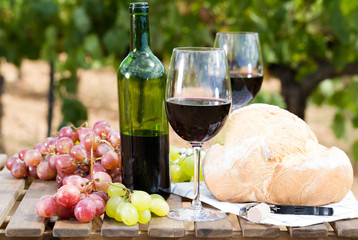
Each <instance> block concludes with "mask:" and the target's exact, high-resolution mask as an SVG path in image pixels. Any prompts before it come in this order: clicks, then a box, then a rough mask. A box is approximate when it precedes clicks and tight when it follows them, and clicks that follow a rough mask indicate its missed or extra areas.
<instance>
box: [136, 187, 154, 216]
mask: <svg viewBox="0 0 358 240" xmlns="http://www.w3.org/2000/svg"><path fill="white" fill-rule="evenodd" d="M151 201H152V198H151V197H150V196H149V194H148V193H146V192H144V191H135V192H133V193H132V195H131V203H132V204H133V205H134V206H135V208H136V209H137V210H138V211H139V212H143V211H145V210H147V209H149V207H150V202H151Z"/></svg>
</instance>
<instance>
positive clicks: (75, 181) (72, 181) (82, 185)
mask: <svg viewBox="0 0 358 240" xmlns="http://www.w3.org/2000/svg"><path fill="white" fill-rule="evenodd" d="M62 183H63V185H73V186H76V187H77V188H78V189H79V190H80V191H81V192H84V190H85V189H86V181H85V180H84V179H83V178H82V177H81V176H78V175H70V176H66V177H65V178H64V179H63V181H62Z"/></svg>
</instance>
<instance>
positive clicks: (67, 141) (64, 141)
mask: <svg viewBox="0 0 358 240" xmlns="http://www.w3.org/2000/svg"><path fill="white" fill-rule="evenodd" d="M74 145H75V144H74V143H73V141H72V139H71V138H68V137H63V138H60V139H58V140H57V142H56V150H57V152H58V153H60V154H69V153H70V151H71V149H72V147H73V146H74Z"/></svg>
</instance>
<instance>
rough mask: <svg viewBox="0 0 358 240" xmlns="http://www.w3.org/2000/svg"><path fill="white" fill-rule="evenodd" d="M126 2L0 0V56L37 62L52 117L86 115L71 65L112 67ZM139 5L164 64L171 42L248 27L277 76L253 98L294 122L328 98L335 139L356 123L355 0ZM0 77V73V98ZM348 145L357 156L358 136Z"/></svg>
mask: <svg viewBox="0 0 358 240" xmlns="http://www.w3.org/2000/svg"><path fill="white" fill-rule="evenodd" d="M130 2H132V1H127V0H118V1H116V0H0V57H1V58H2V59H3V60H4V61H6V62H10V63H14V64H15V65H17V66H20V65H21V63H22V61H23V60H24V59H34V60H36V59H42V60H44V61H46V62H47V63H48V64H49V66H51V70H52V73H50V74H52V79H54V89H55V94H56V95H55V96H56V97H58V98H60V99H61V103H62V108H61V111H62V123H61V124H62V125H63V124H67V123H68V122H72V123H74V124H76V125H79V124H80V123H82V122H83V121H85V120H87V117H88V112H87V108H86V106H85V105H84V104H83V103H82V102H81V101H80V100H79V99H78V96H77V93H78V82H79V80H80V79H79V78H78V70H79V69H91V68H101V67H105V66H112V67H114V68H117V67H118V65H119V63H120V62H121V60H122V59H123V58H124V57H125V56H126V54H127V53H128V50H129V14H128V5H129V3H130ZM148 2H149V6H150V33H151V47H152V50H153V52H154V53H155V54H156V55H157V56H158V57H159V58H160V59H161V60H162V61H163V63H164V65H165V66H167V65H168V62H169V59H170V56H171V52H172V49H173V48H174V47H178V46H212V45H213V42H214V38H215V34H216V32H218V31H255V32H258V33H259V37H260V42H261V48H262V54H263V59H264V64H265V78H266V79H267V78H271V77H275V78H278V79H279V80H280V82H281V92H280V94H272V93H269V92H265V91H261V92H260V94H259V96H258V97H257V98H256V100H255V101H256V102H265V103H270V104H275V105H278V106H281V107H284V108H286V109H288V110H289V111H291V112H293V113H295V114H296V115H298V116H299V117H301V118H303V119H304V117H305V109H306V107H307V104H309V103H310V104H311V103H313V104H318V105H330V106H331V107H333V108H334V109H335V116H334V119H333V122H332V124H331V126H332V128H333V130H334V133H335V134H336V136H337V137H338V138H347V129H349V128H350V127H353V128H358V76H357V74H358V1H352V0H326V1H324V0H316V1H314V0H312V1H304V0H288V1H279V0H252V1H249V0H241V1H238V0H223V1H216V0H172V1H166V0H149V1H148ZM54 73H57V74H58V76H59V77H56V78H54ZM50 77H51V76H50ZM1 82H3V79H2V78H1V77H0V96H1V91H2V90H3V86H1V85H2V84H1ZM0 117H1V100H0ZM0 127H1V125H0ZM56 127H57V126H56ZM350 144H352V148H351V153H352V155H353V156H354V158H355V159H357V160H358V141H353V142H351V143H350Z"/></svg>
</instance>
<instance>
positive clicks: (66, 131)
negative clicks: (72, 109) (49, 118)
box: [58, 126, 74, 140]
mask: <svg viewBox="0 0 358 240" xmlns="http://www.w3.org/2000/svg"><path fill="white" fill-rule="evenodd" d="M73 135H74V132H73V131H72V128H71V127H69V126H65V127H62V128H61V129H60V131H58V138H63V137H68V138H71V139H72V140H73V138H72V137H73Z"/></svg>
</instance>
